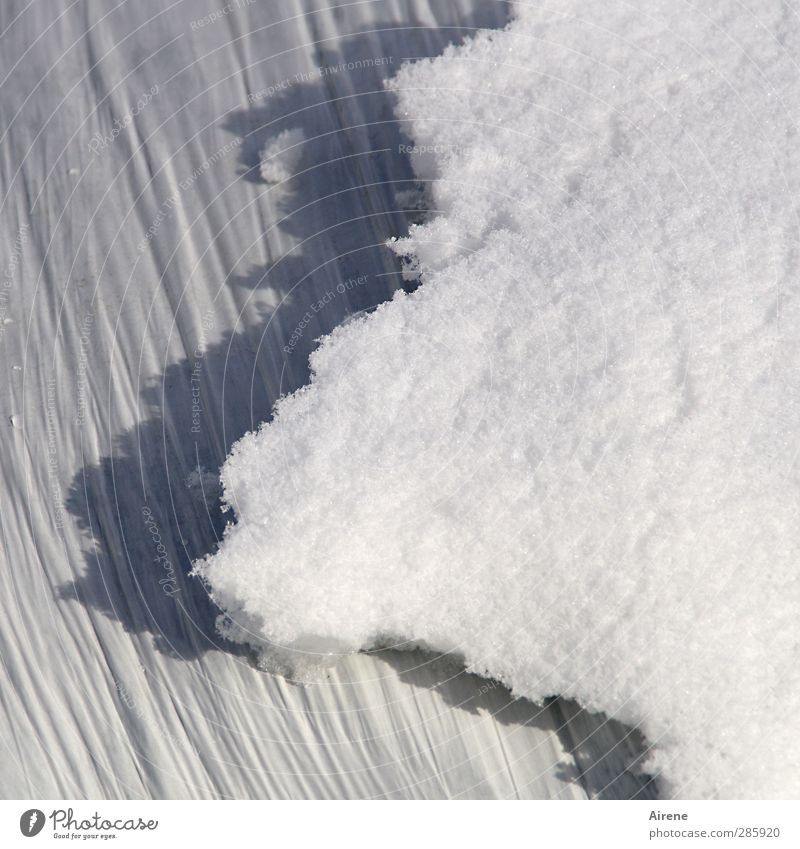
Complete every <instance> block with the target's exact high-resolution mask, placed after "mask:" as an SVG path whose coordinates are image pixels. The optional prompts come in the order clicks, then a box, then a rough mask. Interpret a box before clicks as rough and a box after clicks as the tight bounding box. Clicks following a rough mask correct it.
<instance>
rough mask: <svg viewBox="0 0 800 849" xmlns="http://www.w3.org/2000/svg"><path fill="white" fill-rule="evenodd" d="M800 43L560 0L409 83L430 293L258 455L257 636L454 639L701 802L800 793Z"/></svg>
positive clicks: (374, 328)
mask: <svg viewBox="0 0 800 849" xmlns="http://www.w3.org/2000/svg"><path fill="white" fill-rule="evenodd" d="M799 49H800V23H799V22H798V19H797V17H796V16H795V15H794V13H793V12H792V11H791V9H790V7H788V6H786V5H785V4H784V3H782V2H778V0H767V2H764V0H761V2H758V3H755V2H744V3H742V2H733V0H730V2H729V1H728V0H720V2H717V3H714V4H711V5H709V6H707V5H703V6H693V5H691V4H688V3H677V4H676V3H674V2H673V0H669V2H667V0H653V2H651V3H648V4H647V6H646V8H638V7H636V6H633V5H628V4H626V3H622V2H608V0H602V2H600V0H597V1H595V0H558V2H555V0H553V2H547V0H543V2H538V3H535V4H525V5H520V6H518V8H517V15H516V20H515V21H514V22H513V23H512V24H511V25H510V26H509V28H508V29H506V30H505V31H503V32H487V33H482V34H479V35H477V36H476V37H474V38H473V39H472V40H471V41H470V42H469V43H468V44H466V45H465V46H456V47H451V48H448V49H447V50H446V51H445V53H444V55H443V56H442V57H440V58H436V59H433V60H422V61H419V62H416V63H411V64H408V65H407V66H406V67H404V68H403V70H402V71H401V72H400V73H399V75H398V76H397V78H396V80H395V81H394V82H393V84H392V88H393V91H394V92H395V93H396V96H397V101H398V102H397V110H396V111H397V114H398V116H400V118H401V119H402V120H403V121H404V127H405V130H406V132H407V135H408V137H409V139H410V140H412V141H413V144H414V145H416V146H417V147H418V150H419V152H420V153H419V155H416V154H414V153H413V152H412V160H413V161H414V162H415V165H416V168H417V174H418V177H419V178H420V180H421V181H430V183H429V186H428V188H429V193H430V197H431V204H430V207H431V209H432V210H434V211H435V212H434V213H433V214H431V216H430V217H429V219H428V220H427V221H426V222H424V223H422V224H420V225H418V226H415V227H412V229H411V231H410V233H409V236H408V237H407V238H403V239H399V240H397V241H395V242H393V246H394V249H395V250H396V251H397V252H398V254H400V255H401V256H404V257H407V258H409V265H410V270H411V273H412V274H420V275H421V279H422V281H423V285H422V286H421V287H420V288H419V289H417V290H416V291H415V292H413V294H410V295H406V294H403V293H402V292H401V293H398V294H396V295H395V296H394V298H393V299H392V301H391V302H390V303H388V304H385V305H383V306H381V307H379V308H378V309H377V310H375V311H374V312H373V313H371V314H369V315H367V316H364V317H361V318H359V319H357V320H354V321H351V322H349V323H347V324H346V325H345V326H343V327H340V328H338V329H336V330H334V331H333V332H332V333H331V334H330V335H329V336H328V337H327V338H326V339H325V340H324V341H323V343H322V344H321V345H320V347H319V348H318V349H317V350H316V351H314V353H313V354H312V356H311V367H312V371H313V378H312V382H311V384H310V386H308V387H305V388H303V389H301V390H300V391H297V392H295V393H294V394H290V395H287V396H286V397H284V398H282V399H281V400H280V401H279V402H278V404H277V405H276V407H275V411H274V417H273V419H272V420H271V421H270V422H269V423H267V424H265V425H263V426H262V427H261V428H260V429H259V430H258V431H257V432H251V433H249V434H247V435H246V436H244V437H243V438H242V439H241V440H239V441H238V442H237V443H236V445H235V446H234V448H233V450H232V452H231V454H230V456H229V458H228V459H227V461H226V462H225V465H224V466H223V468H222V483H223V486H224V493H225V499H226V502H227V504H228V505H229V506H230V508H231V509H232V511H233V513H234V514H235V518H236V522H235V523H232V524H230V525H229V526H228V528H227V530H226V533H225V538H224V541H223V543H222V545H221V547H220V549H219V551H218V552H217V553H216V554H214V555H212V556H209V557H207V558H206V559H204V560H200V561H198V563H197V565H196V570H197V572H198V573H199V574H200V575H201V576H202V577H203V579H204V580H205V581H206V582H207V584H208V586H209V587H210V588H211V589H212V591H213V594H214V598H215V600H216V602H217V603H218V604H219V605H220V606H221V608H222V609H223V610H224V611H225V616H224V617H223V619H222V631H223V633H224V634H225V636H227V637H228V638H230V639H233V640H236V641H239V642H244V643H248V644H250V645H252V646H255V647H257V648H258V649H259V650H260V651H261V652H262V655H263V657H264V663H265V664H267V665H269V664H270V662H271V661H270V658H278V662H279V664H285V663H286V662H287V658H291V657H292V656H294V657H295V658H296V659H297V662H298V664H299V665H300V666H301V667H306V666H307V665H308V663H309V658H311V661H312V662H313V659H314V655H315V654H318V655H319V659H320V660H324V661H325V662H328V661H330V660H331V659H332V658H336V657H341V656H345V655H347V654H348V653H352V652H356V651H359V650H363V649H371V648H374V647H376V646H385V645H396V646H399V647H410V646H424V647H429V648H432V649H435V650H437V651H440V652H446V653H449V654H454V655H457V656H460V657H462V658H463V660H464V663H465V664H466V665H467V667H468V668H469V669H470V670H472V671H475V672H477V673H479V674H482V675H486V676H489V677H492V678H495V679H498V680H500V681H502V682H504V683H505V684H506V685H508V686H509V687H511V688H512V689H513V691H514V692H515V693H516V694H518V695H524V696H527V697H528V698H530V699H533V700H541V699H543V698H545V697H547V696H550V695H553V694H561V695H563V696H569V697H574V698H576V699H578V700H579V701H580V702H581V704H583V705H584V706H586V707H588V708H591V709H593V710H603V711H606V712H607V713H608V714H609V715H611V716H613V717H615V718H618V719H621V720H623V721H624V722H627V723H630V724H634V725H637V726H639V727H640V728H641V729H642V730H643V731H644V733H645V734H646V736H647V739H648V741H649V742H650V743H651V744H652V745H653V747H654V754H653V760H652V762H651V768H653V769H655V770H657V772H658V773H659V775H660V776H661V778H662V779H663V782H664V783H663V785H662V786H663V787H664V788H665V789H666V792H667V793H668V794H670V795H673V796H676V797H703V798H711V797H745V798H761V797H764V798H777V797H794V798H796V797H797V796H798V794H800V742H798V741H800V735H799V734H798V731H800V727H799V726H798V720H797V716H798V715H800V619H798V616H797V611H798V610H800V576H798V571H797V563H798V561H799V560H800V522H798V519H799V518H800V516H799V515H798V514H799V513H800V510H799V509H798V505H800V498H799V497H798V496H800V478H799V476H798V469H797V465H796V458H797V439H796V435H797V433H798V430H799V429H800V379H799V377H798V376H799V375H800V351H798V345H797V341H796V331H795V328H796V327H797V324H798V320H800V302H799V301H798V292H797V286H796V279H795V278H796V275H797V264H798V256H800V239H798V220H797V216H796V212H795V202H796V198H797V197H798V196H800V159H798V157H797V154H796V151H797V126H796V116H797V114H798V109H799V108H800V81H799V80H800V77H798V68H797V64H796V57H797V56H798V50H799ZM467 104H468V108H465V107H466V105H467Z"/></svg>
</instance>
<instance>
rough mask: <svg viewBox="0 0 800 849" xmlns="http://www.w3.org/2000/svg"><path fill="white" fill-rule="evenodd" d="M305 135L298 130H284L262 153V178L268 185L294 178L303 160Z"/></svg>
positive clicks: (268, 143) (271, 140) (270, 141)
mask: <svg viewBox="0 0 800 849" xmlns="http://www.w3.org/2000/svg"><path fill="white" fill-rule="evenodd" d="M305 140H306V136H305V133H304V132H303V131H302V130H301V129H299V128H297V129H293V130H284V131H283V132H281V133H278V135H277V136H275V138H273V139H270V140H269V141H268V142H267V144H266V145H265V146H264V149H263V150H262V151H261V166H260V170H261V177H262V179H263V180H265V181H266V182H267V183H282V182H283V181H284V180H288V179H289V178H290V177H293V176H294V174H295V172H296V171H297V166H298V165H299V164H300V160H301V159H302V158H303V144H304V142H305Z"/></svg>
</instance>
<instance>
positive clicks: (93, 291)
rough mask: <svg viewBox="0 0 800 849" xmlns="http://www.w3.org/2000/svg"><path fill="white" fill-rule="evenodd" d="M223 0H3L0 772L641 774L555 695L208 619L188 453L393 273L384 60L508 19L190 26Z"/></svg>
mask: <svg viewBox="0 0 800 849" xmlns="http://www.w3.org/2000/svg"><path fill="white" fill-rule="evenodd" d="M223 5H224V3H220V2H219V1H218V0H197V2H195V3H192V4H191V8H189V7H188V4H177V5H176V4H170V5H168V6H165V4H164V3H163V2H161V0H140V2H137V3H122V4H113V5H112V6H108V5H107V4H103V7H102V8H95V5H94V4H75V3H72V2H71V0H52V2H49V3H32V4H31V3H28V2H27V0H7V2H3V3H1V4H0V19H1V20H2V22H0V66H2V73H3V75H4V77H5V76H6V75H8V78H7V81H6V83H5V84H4V85H3V86H0V114H2V116H3V119H4V120H3V127H2V130H0V132H1V133H2V140H3V145H2V148H1V150H2V156H0V186H2V190H1V191H0V236H1V237H2V244H3V245H5V248H6V253H5V254H4V255H3V256H2V257H0V268H2V271H1V272H0V274H2V277H1V278H0V290H1V291H0V311H2V313H3V316H4V321H5V320H6V319H7V320H8V323H4V324H3V325H2V332H0V369H3V375H4V379H3V380H2V381H0V408H1V409H0V412H1V413H2V417H0V420H1V421H2V422H3V424H4V426H5V430H4V431H3V433H4V439H2V440H0V470H2V479H3V485H2V487H0V498H2V510H1V511H0V586H2V592H0V660H1V661H2V674H3V676H4V683H3V687H2V704H0V746H2V752H3V758H2V762H0V795H1V796H2V797H3V798H7V799H20V798H29V799H34V800H35V799H62V800H64V799H73V798H79V799H80V798H82V799H109V798H125V799H151V798H157V799H172V798H211V799H219V798H234V799H250V798H254V799H265V798H270V799H272V798H319V797H324V798H373V797H381V798H448V797H458V798H475V797H478V798H486V797H490V798H518V797H522V798H570V799H571V798H581V799H585V798H586V797H587V795H593V796H595V795H609V796H625V797H628V796H630V795H633V794H635V793H638V794H640V795H642V794H644V795H647V796H652V794H653V792H654V788H653V785H652V784H651V785H649V786H647V787H644V786H643V785H644V782H643V780H641V779H640V778H639V777H637V776H635V775H634V774H633V772H632V770H631V769H630V768H629V767H630V766H631V764H632V762H633V761H635V759H636V758H637V757H638V755H639V754H640V751H641V747H640V746H639V745H638V744H637V742H636V737H635V735H631V734H630V733H629V730H628V729H625V728H622V727H621V726H619V725H617V724H615V723H611V722H607V721H606V720H605V719H604V718H603V717H594V716H589V715H587V713H586V712H578V710H577V708H575V706H574V705H573V704H569V703H563V702H561V703H557V704H552V705H548V706H546V707H537V706H534V705H532V704H529V703H527V702H525V701H524V700H513V699H511V698H510V697H509V694H508V692H507V690H505V689H503V688H501V687H499V686H498V687H496V688H492V689H488V690H487V691H485V692H484V691H482V687H484V686H485V683H484V682H483V681H480V680H477V679H476V678H475V677H474V676H470V675H465V674H463V673H461V674H459V673H458V671H457V670H455V671H454V670H453V669H452V668H451V667H447V666H445V665H443V664H438V663H434V662H432V661H431V659H430V658H427V657H425V656H423V655H421V654H420V653H415V652H404V653H399V652H391V651H389V652H380V653H375V654H359V655H352V656H349V657H347V658H346V659H344V660H343V661H341V662H340V663H339V664H338V665H337V666H336V667H335V668H332V669H330V670H328V672H327V673H326V675H327V677H326V680H325V682H324V683H323V684H321V685H320V686H314V687H307V688H303V687H298V686H295V685H293V684H292V683H290V682H288V681H286V680H285V679H283V678H280V677H274V676H271V675H268V674H264V673H263V672H262V671H260V670H259V669H257V668H256V667H255V664H254V663H252V661H251V658H250V657H249V655H248V654H247V653H246V652H245V651H243V650H241V649H240V647H238V646H236V645H234V644H232V643H228V642H224V641H222V640H219V639H218V638H217V637H216V635H215V631H214V620H215V618H216V613H217V611H216V609H215V608H214V607H213V605H212V604H210V603H209V601H208V599H207V597H206V595H205V593H204V592H203V590H202V587H201V586H200V584H199V582H198V581H192V580H188V579H187V577H186V572H188V570H189V568H190V567H191V562H192V560H194V559H196V558H197V557H200V556H202V555H203V554H205V553H206V552H209V551H212V550H214V549H215V547H216V543H217V536H218V535H220V534H221V532H222V528H223V525H224V517H222V516H221V515H220V513H219V505H218V503H217V500H216V493H215V492H214V490H215V489H216V487H214V486H213V485H212V481H211V479H210V477H209V476H207V474H206V473H209V474H213V476H214V477H217V478H218V470H219V467H220V465H221V464H222V462H223V461H224V459H225V456H226V454H227V452H228V450H229V448H230V445H231V444H232V442H233V441H235V440H236V439H238V438H239V437H240V436H241V435H242V434H244V433H245V432H247V431H248V430H249V429H251V428H252V427H253V426H254V425H255V424H257V423H258V422H259V421H261V420H262V419H264V418H266V417H267V415H268V414H269V410H270V408H271V406H272V403H273V401H274V399H275V398H276V397H277V396H278V395H279V394H280V393H281V392H286V391H291V390H293V389H295V388H296V387H298V386H302V385H303V384H305V383H306V381H307V379H308V376H307V369H306V358H307V354H308V350H309V349H310V347H311V346H312V345H313V339H314V337H315V336H318V335H320V334H321V333H326V332H328V331H329V330H330V329H331V327H333V326H335V325H336V324H338V323H340V322H342V321H343V320H345V319H346V317H347V316H348V315H351V314H353V315H355V314H358V313H359V311H361V310H363V309H366V308H369V307H370V306H372V305H373V304H374V303H376V302H377V301H379V300H381V299H384V298H386V297H387V296H388V295H389V294H390V293H391V291H392V289H393V288H394V287H395V286H396V285H397V279H396V274H395V272H396V270H397V265H396V262H395V261H394V259H393V257H392V255H391V254H390V253H389V251H387V250H385V249H384V248H383V247H382V244H383V242H384V241H385V240H386V239H387V238H388V237H389V236H390V235H392V234H398V233H402V232H403V231H404V230H403V228H404V222H405V214H404V212H403V203H401V202H400V201H399V199H398V198H397V197H396V194H399V193H400V192H402V191H403V190H405V189H407V188H408V189H410V188H411V187H412V186H413V185H414V184H413V181H412V180H411V178H412V174H411V173H410V170H409V163H408V157H407V156H406V155H404V154H401V153H399V151H398V145H399V142H400V141H401V139H400V138H399V136H398V127H397V123H396V121H395V120H393V118H392V112H391V107H392V97H391V95H390V94H388V93H387V92H385V91H383V89H382V79H383V78H384V77H386V76H388V75H390V74H393V73H395V71H396V70H397V69H398V68H399V66H400V62H401V58H402V57H404V56H436V55H439V54H440V53H441V51H442V50H443V48H444V46H445V45H446V44H447V43H448V42H450V41H459V40H461V39H462V38H464V37H465V36H466V35H467V34H469V33H470V32H472V31H474V28H476V27H481V26H485V27H494V26H502V25H503V24H504V22H505V20H506V6H505V4H503V3H486V2H484V1H483V0H389V2H386V0H369V2H357V3H353V2H350V0H348V2H334V3H331V2H328V0H324V2H323V0H270V2H268V3H252V4H240V5H236V4H232V6H233V8H232V11H230V13H229V14H226V15H224V16H223V17H222V18H220V19H218V20H215V22H214V23H213V24H209V25H204V26H200V25H197V26H196V27H194V28H193V27H192V26H191V24H192V22H193V21H199V20H201V19H203V18H204V17H206V16H208V15H213V14H215V13H218V10H219V9H220V8H221V7H222V6H223ZM380 56H384V57H394V60H395V61H394V63H393V64H385V65H380V66H379V65H377V64H374V63H373V65H372V66H371V67H369V68H367V67H364V68H361V69H359V70H357V71H353V72H350V71H349V70H348V71H347V72H345V73H335V74H333V73H326V75H325V76H324V78H323V77H320V74H319V71H318V69H319V68H320V67H325V68H332V67H336V66H338V65H340V64H341V63H348V64H349V63H351V62H355V61H358V60H359V59H374V58H376V57H380ZM286 80H288V81H291V82H290V84H287V87H286V88H285V89H283V88H281V89H280V90H278V91H277V92H275V94H274V96H271V97H267V96H262V97H260V98H257V99H253V100H251V99H250V95H251V94H253V93H256V92H261V91H263V90H265V89H270V88H271V89H273V90H274V89H275V88H276V87H277V86H278V85H279V84H280V83H281V81H286ZM155 86H158V89H157V94H156V95H155V96H153V98H152V100H150V101H149V102H148V103H146V104H144V105H143V108H141V110H140V111H139V114H137V115H136V116H135V118H134V119H133V121H132V122H130V123H128V124H127V126H125V127H124V128H123V129H122V130H121V131H120V132H119V134H118V135H117V137H116V139H114V140H112V141H109V143H108V144H107V145H105V146H103V147H102V148H99V149H98V151H97V153H95V152H94V151H93V149H92V148H93V147H97V145H93V144H92V140H93V139H96V138H98V136H97V135H96V134H97V133H101V134H102V136H103V137H107V136H109V134H110V133H112V132H113V129H114V127H115V126H119V125H116V124H115V123H114V122H115V121H120V122H124V121H125V116H127V115H131V113H132V112H133V111H134V110H135V109H136V110H138V106H137V104H138V103H139V101H140V100H142V101H143V100H144V98H145V94H146V93H147V92H149V91H151V90H155ZM294 127H302V128H303V130H304V132H305V134H306V137H307V139H308V142H307V144H306V145H305V147H306V151H305V153H304V160H303V162H302V163H301V165H300V171H301V172H303V173H301V174H300V175H298V176H297V177H295V178H294V179H293V180H291V181H290V182H289V183H287V184H286V185H284V186H280V187H278V186H276V185H273V184H266V183H264V182H263V181H262V180H261V178H260V175H259V161H260V157H259V154H260V151H261V150H262V149H263V148H264V146H265V144H266V143H267V142H268V140H269V139H271V138H273V137H274V136H276V135H278V134H279V133H280V132H282V131H283V130H285V129H290V128H294ZM151 227H152V228H153V230H154V232H153V235H152V237H151V238H150V239H146V238H145V237H146V234H147V233H148V231H149V230H150V228H151ZM143 240H144V245H143V250H142V251H141V252H140V251H139V250H138V246H139V245H140V244H141V243H142V242H143ZM364 274H366V275H368V285H366V286H356V287H355V288H353V289H350V290H349V291H346V292H345V293H344V294H340V293H339V292H338V290H337V286H338V285H339V284H343V283H344V281H348V280H350V279H356V280H357V279H358V277H359V276H361V275H364ZM328 291H333V292H334V293H335V294H336V298H335V299H333V300H332V302H331V303H330V304H328V305H327V306H326V308H325V311H324V313H322V314H320V315H319V316H318V317H317V318H316V321H315V323H314V324H313V325H312V326H309V328H308V332H307V333H306V334H305V335H304V336H303V339H302V340H301V341H300V342H299V343H298V345H297V348H296V350H295V352H294V354H293V355H291V356H287V355H285V353H284V351H283V348H284V346H285V345H286V344H287V341H288V339H289V337H290V334H291V333H292V331H293V330H294V328H296V327H297V325H298V323H299V322H300V320H301V318H302V316H304V314H305V313H306V311H307V310H309V309H310V307H311V305H313V304H314V303H316V302H318V301H319V300H320V299H321V298H323V297H324V296H325V294H326V292H328ZM198 364H199V365H198ZM195 372H198V374H199V377H198V378H197V380H198V381H199V387H200V389H199V391H200V395H199V407H200V419H199V425H198V427H199V433H198V432H197V431H193V430H192V429H193V428H194V427H195V410H194V407H195V404H194V395H193V391H194V386H195V383H194V381H195ZM51 387H54V390H53V389H51ZM12 417H13V420H14V421H13V422H12V421H11V419H12ZM51 449H52V450H51ZM145 505H146V506H147V507H148V508H149V509H150V510H151V511H152V520H153V522H155V524H156V525H157V527H158V533H159V536H160V538H161V541H162V545H164V546H165V547H166V548H167V550H168V552H169V560H170V562H171V564H172V565H173V566H174V569H175V573H176V576H177V578H178V584H179V588H180V590H181V591H180V592H179V593H177V594H174V595H172V597H170V595H169V594H168V593H166V592H164V591H163V589H162V587H163V586H164V584H159V581H160V580H163V579H164V578H165V561H164V560H163V559H158V560H157V558H160V552H159V551H158V548H157V546H158V542H157V541H156V540H154V539H153V534H152V533H151V530H150V529H151V528H153V527H154V526H153V524H152V523H150V522H146V521H145V520H144V517H143V515H142V508H143V506H145ZM33 804H34V805H35V804H36V803H35V802H34V803H33ZM23 807H24V808H29V807H31V805H25V806H21V807H20V810H22V808H23Z"/></svg>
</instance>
